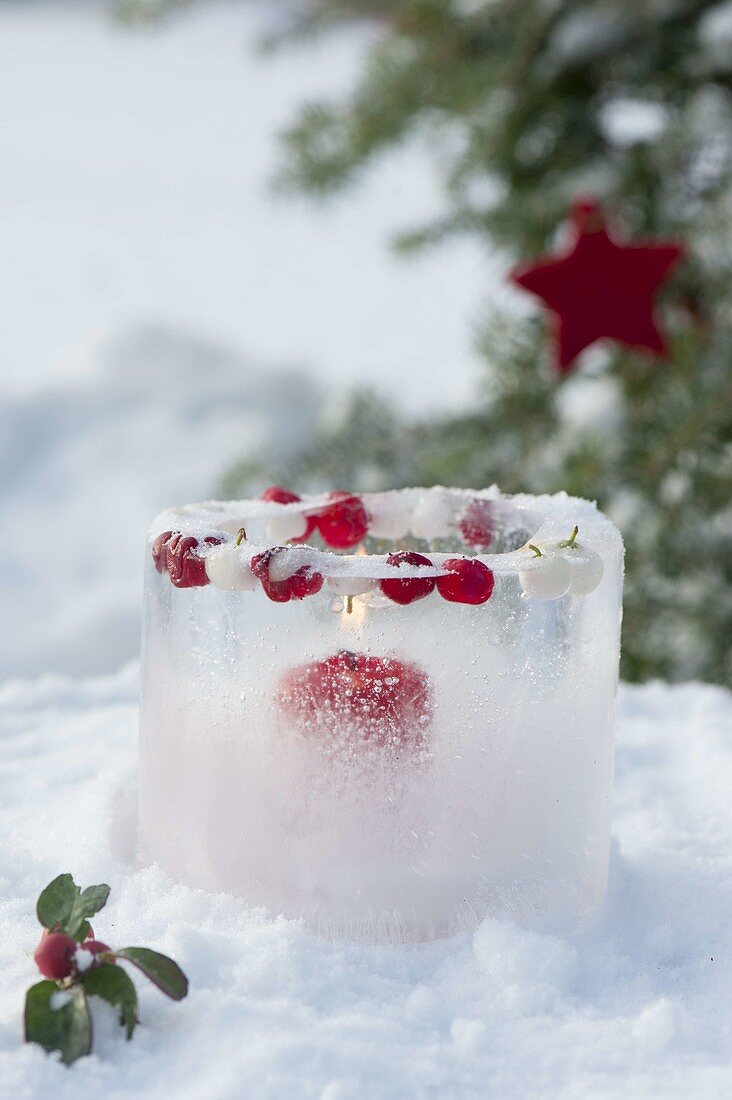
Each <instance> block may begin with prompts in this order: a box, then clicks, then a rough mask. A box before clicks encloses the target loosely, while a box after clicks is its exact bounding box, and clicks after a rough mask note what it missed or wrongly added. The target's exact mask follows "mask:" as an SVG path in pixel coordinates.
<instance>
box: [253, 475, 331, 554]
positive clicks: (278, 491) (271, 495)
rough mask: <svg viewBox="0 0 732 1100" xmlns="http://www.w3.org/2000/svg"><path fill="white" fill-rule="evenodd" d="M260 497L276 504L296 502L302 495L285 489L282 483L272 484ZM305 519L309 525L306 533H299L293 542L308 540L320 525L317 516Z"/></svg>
mask: <svg viewBox="0 0 732 1100" xmlns="http://www.w3.org/2000/svg"><path fill="white" fill-rule="evenodd" d="M259 499H260V500H271V501H274V502H275V504H296V503H297V501H298V500H302V497H299V496H298V495H297V493H293V492H291V491H290V490H289V489H283V488H282V486H281V485H270V487H269V489H265V490H264V492H263V493H262V495H261V497H260V498H259ZM305 519H306V520H307V525H308V526H307V530H306V532H305V534H304V535H298V537H297V538H295V539H291V540H290V541H291V542H307V541H308V539H309V538H310V536H311V535H312V533H313V531H314V530H315V528H316V527H317V526H318V520H317V517H316V516H305Z"/></svg>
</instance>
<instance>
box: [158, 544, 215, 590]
mask: <svg viewBox="0 0 732 1100" xmlns="http://www.w3.org/2000/svg"><path fill="white" fill-rule="evenodd" d="M203 541H204V543H206V544H207V545H209V546H219V545H220V544H221V543H222V542H223V539H220V538H216V537H215V536H214V535H208V536H207V537H206V538H205V539H204V540H203ZM198 545H199V542H198V539H197V538H194V537H193V535H184V534H181V532H180V531H177V532H176V533H175V534H174V535H172V536H171V538H170V539H169V540H168V541H167V543H166V544H165V555H166V557H165V561H166V565H167V568H168V576H169V577H170V580H171V582H172V583H173V584H174V585H175V587H176V588H202V587H203V586H204V585H207V584H208V577H207V576H206V562H205V560H204V559H203V558H202V557H201V556H200V555H199V554H198V553H197V549H198Z"/></svg>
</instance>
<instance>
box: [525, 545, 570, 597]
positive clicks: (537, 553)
mask: <svg viewBox="0 0 732 1100" xmlns="http://www.w3.org/2000/svg"><path fill="white" fill-rule="evenodd" d="M526 550H527V553H528V555H529V557H530V560H531V561H532V562H535V563H537V564H536V565H535V566H534V568H532V569H524V570H521V572H520V573H519V582H520V584H521V588H522V591H523V593H524V595H525V596H531V597H532V598H533V599H536V600H558V599H559V598H560V597H561V596H565V595H566V594H567V592H568V591H569V586H570V584H571V581H572V571H571V569H570V566H569V563H568V562H567V561H566V559H565V558H564V557H563V556H562V554H561V553H560V552H559V551H558V550H557V548H556V547H555V546H543V545H542V546H535V545H533V544H530V545H529V546H527V548H526Z"/></svg>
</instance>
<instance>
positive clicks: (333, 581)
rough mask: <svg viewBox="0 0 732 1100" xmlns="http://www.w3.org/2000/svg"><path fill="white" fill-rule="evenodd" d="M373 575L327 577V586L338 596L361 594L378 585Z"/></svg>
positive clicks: (370, 590)
mask: <svg viewBox="0 0 732 1100" xmlns="http://www.w3.org/2000/svg"><path fill="white" fill-rule="evenodd" d="M378 583H379V582H378V581H377V580H376V579H375V578H374V577H328V586H329V587H330V588H332V589H333V591H334V592H337V593H338V595H339V596H361V595H362V594H363V593H364V592H372V591H373V590H374V589H375V588H376V587H377V585H378Z"/></svg>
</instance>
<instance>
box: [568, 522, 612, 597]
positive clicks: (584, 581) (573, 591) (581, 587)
mask: <svg viewBox="0 0 732 1100" xmlns="http://www.w3.org/2000/svg"><path fill="white" fill-rule="evenodd" d="M578 534H579V527H576V526H575V527H573V528H572V534H571V535H570V536H569V538H568V539H563V540H562V541H561V542H559V543H558V544H557V549H558V550H560V551H561V552H562V553H563V556H564V557H565V559H566V561H567V562H568V563H569V567H570V569H571V571H572V579H571V583H570V586H569V594H570V596H589V594H590V592H594V591H595V589H596V588H597V586H598V584H599V583H600V581H601V580H602V574H603V571H604V567H603V564H602V558H601V557H600V555H599V554H596V553H595V551H594V550H591V549H590V548H589V546H585V545H584V544H583V543H581V542H578V541H577V535H578Z"/></svg>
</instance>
